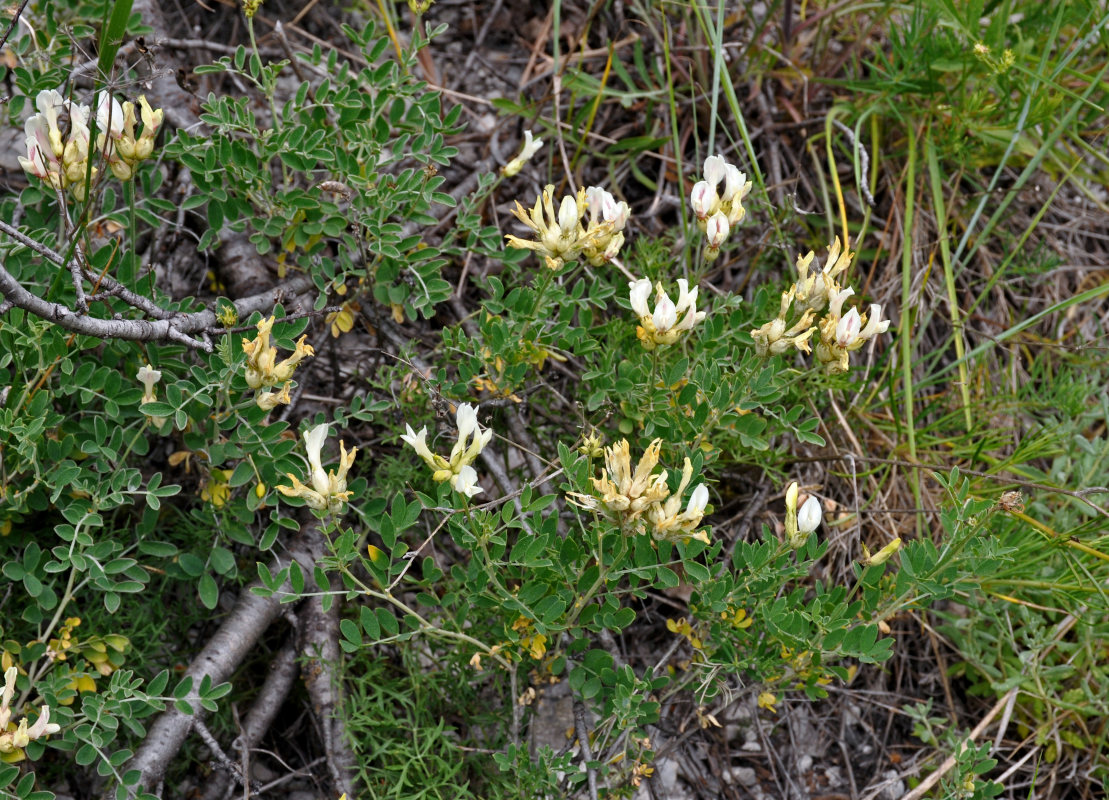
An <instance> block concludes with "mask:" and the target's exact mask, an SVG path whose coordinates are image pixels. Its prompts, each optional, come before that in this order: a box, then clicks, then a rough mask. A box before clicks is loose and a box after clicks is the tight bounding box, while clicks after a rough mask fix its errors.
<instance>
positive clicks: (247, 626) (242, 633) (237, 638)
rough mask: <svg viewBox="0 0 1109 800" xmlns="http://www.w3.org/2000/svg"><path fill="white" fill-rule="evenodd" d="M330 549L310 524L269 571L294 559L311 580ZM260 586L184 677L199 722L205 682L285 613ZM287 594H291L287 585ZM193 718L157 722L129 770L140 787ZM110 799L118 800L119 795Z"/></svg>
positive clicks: (158, 771)
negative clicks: (260, 592) (136, 774)
mask: <svg viewBox="0 0 1109 800" xmlns="http://www.w3.org/2000/svg"><path fill="white" fill-rule="evenodd" d="M325 550H326V547H325V542H324V538H323V536H322V534H321V533H320V531H319V528H318V527H317V526H316V524H315V523H312V524H309V525H306V526H305V527H304V528H303V529H302V530H301V532H300V533H299V534H298V535H297V537H296V538H295V539H294V540H293V541H292V542H291V543H290V545H289V550H288V552H287V553H286V554H283V555H281V556H279V557H277V558H276V559H274V561H273V562H272V563H271V564H270V569H271V571H273V572H279V571H280V570H282V569H284V568H285V567H287V566H288V565H289V563H290V561H292V560H295V561H296V562H297V563H298V564H300V565H301V567H302V568H303V570H304V571H305V573H307V574H308V575H311V574H312V572H313V570H314V569H315V566H316V562H317V561H318V560H319V559H320V558H321V557H322V556H323V555H324V552H325ZM256 585H258V584H252V585H251V586H250V587H248V588H246V589H245V590H244V591H243V593H242V595H240V597H239V600H238V602H237V603H236V604H235V607H234V608H233V609H232V611H231V613H230V615H229V616H228V617H227V619H226V620H224V623H223V625H221V626H220V629H219V630H218V631H216V633H215V635H214V636H213V637H212V638H211V639H210V640H209V641H208V644H207V645H205V647H204V649H203V650H202V651H201V652H200V654H199V655H198V656H197V657H196V659H195V660H194V661H193V662H192V664H191V665H190V666H189V669H188V670H187V671H186V672H185V676H184V677H191V678H192V679H193V690H192V691H191V692H190V693H189V694H188V695H187V696H186V697H185V698H184V700H185V701H186V702H188V703H189V704H190V705H191V706H192V707H193V709H194V714H195V715H196V716H197V717H199V718H203V715H204V712H203V709H202V708H201V706H200V699H199V693H198V689H199V687H200V682H201V680H202V679H203V678H205V677H208V678H210V679H211V681H212V684H213V685H215V684H218V683H221V682H223V681H225V680H227V678H228V677H229V676H230V675H231V673H232V672H234V671H235V669H236V667H238V665H239V663H240V662H241V661H242V660H243V658H244V657H245V656H246V655H247V653H249V652H250V650H251V648H252V647H253V646H254V643H255V642H256V641H257V640H258V637H259V636H261V635H262V633H263V632H264V631H265V630H266V628H268V627H269V625H270V623H271V622H273V621H274V620H275V619H276V618H277V617H278V616H279V615H280V613H281V596H280V595H271V596H270V597H260V596H258V595H256V594H254V593H253V592H252V591H251V588H253V587H254V586H256ZM283 589H284V590H285V591H288V584H287V583H286V585H285V586H284V587H283ZM193 719H194V715H190V714H182V713H181V712H180V711H178V710H177V709H176V708H170V709H168V710H167V711H165V712H163V713H162V715H161V716H160V717H158V719H157V720H155V721H154V724H153V725H151V726H150V730H149V731H148V732H147V736H146V738H145V739H144V740H143V743H142V745H141V746H140V747H139V749H138V751H137V752H136V753H135V755H134V756H133V757H132V758H131V760H130V761H129V762H128V763H127V769H128V770H139V772H140V774H141V777H140V778H139V780H138V782H137V784H136V785H137V786H145V787H148V789H152V788H153V787H155V786H157V784H158V783H159V782H160V781H161V780H162V778H163V776H164V775H165V773H166V768H167V767H168V766H169V763H170V761H172V760H173V758H174V756H176V755H177V751H178V750H179V749H180V748H181V745H182V744H183V743H184V741H185V737H186V736H188V733H189V730H190V729H191V728H192V726H193ZM134 792H135V789H132V790H131V794H129V795H128V796H129V797H134V796H135V794H134ZM111 795H112V796H113V797H114V796H115V794H114V792H112V793H111Z"/></svg>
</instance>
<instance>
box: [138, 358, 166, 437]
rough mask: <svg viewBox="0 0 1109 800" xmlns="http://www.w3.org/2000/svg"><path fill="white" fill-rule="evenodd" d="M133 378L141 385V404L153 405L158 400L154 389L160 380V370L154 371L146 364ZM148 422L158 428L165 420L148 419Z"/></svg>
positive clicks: (159, 418) (160, 418) (163, 418)
mask: <svg viewBox="0 0 1109 800" xmlns="http://www.w3.org/2000/svg"><path fill="white" fill-rule="evenodd" d="M135 378H136V379H137V380H138V381H139V383H141V384H142V385H143V393H142V402H144V403H153V402H154V401H155V400H157V399H158V395H157V394H155V392H154V387H155V386H156V385H157V383H158V381H160V380H161V379H162V373H161V371H160V370H156V369H154V368H153V367H152V366H150V365H149V364H146V365H145V366H142V367H140V368H139V371H138V372H137V373H136V374H135ZM150 421H151V422H152V423H153V424H154V425H155V427H158V428H160V427H162V425H163V424H165V421H166V418H165V417H150Z"/></svg>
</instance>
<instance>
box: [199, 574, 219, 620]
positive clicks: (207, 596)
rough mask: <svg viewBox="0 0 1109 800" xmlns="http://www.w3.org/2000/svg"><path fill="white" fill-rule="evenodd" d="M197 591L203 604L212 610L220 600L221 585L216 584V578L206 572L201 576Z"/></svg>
mask: <svg viewBox="0 0 1109 800" xmlns="http://www.w3.org/2000/svg"><path fill="white" fill-rule="evenodd" d="M196 591H197V593H198V594H199V595H200V602H201V604H202V605H203V606H204V607H205V608H206V609H208V610H209V611H211V610H212V609H213V608H215V607H216V603H218V602H219V586H217V585H216V579H215V578H213V577H212V576H211V575H210V574H209V573H207V572H205V573H204V574H203V575H201V576H200V581H199V582H198V583H197V585H196Z"/></svg>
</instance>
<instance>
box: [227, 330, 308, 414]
mask: <svg viewBox="0 0 1109 800" xmlns="http://www.w3.org/2000/svg"><path fill="white" fill-rule="evenodd" d="M273 323H274V318H273V317H270V318H269V319H263V320H260V321H259V322H258V334H257V335H256V336H255V337H254V338H253V339H243V352H244V353H245V354H246V372H245V377H246V383H247V386H249V387H250V388H251V389H261V388H262V387H264V386H265V387H273V386H280V385H282V384H284V383H286V382H287V381H288V380H289V379H290V378H292V377H293V372H294V371H295V370H296V367H297V364H299V363H300V362H301V361H303V360H304V359H305V358H307V357H308V356H314V355H315V354H316V351H315V350H313V349H312V345H310V344H307V342H306V340H307V338H308V337H307V336H301V337H300V339H299V340H298V341H297V343H296V349H295V350H294V351H293V354H292V355H291V356H289V357H288V358H286V359H285V360H284V361H281V362H280V363H278V362H277V348H276V347H274V346H273V345H271V344H270V333H271V332H272V330H273ZM271 401H273V402H274V405H276V404H277V402H286V401H279V400H273V398H271ZM267 402H269V401H267ZM259 405H261V403H259ZM262 407H263V408H265V406H262ZM271 408H272V406H271Z"/></svg>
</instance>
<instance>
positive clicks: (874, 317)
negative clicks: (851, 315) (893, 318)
mask: <svg viewBox="0 0 1109 800" xmlns="http://www.w3.org/2000/svg"><path fill="white" fill-rule="evenodd" d="M889 326H890V321H889V320H888V319H886V320H883V319H882V307H881V306H880V305H879V304H877V303H871V304H870V318H869V319H868V320H867V321H866V327H865V328H863V329H862V332H861V333H860V334H859V338H860V339H871V338H873V337H875V336H877V335H878V334H879V333H885V332H886V331H887V330H889Z"/></svg>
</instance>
